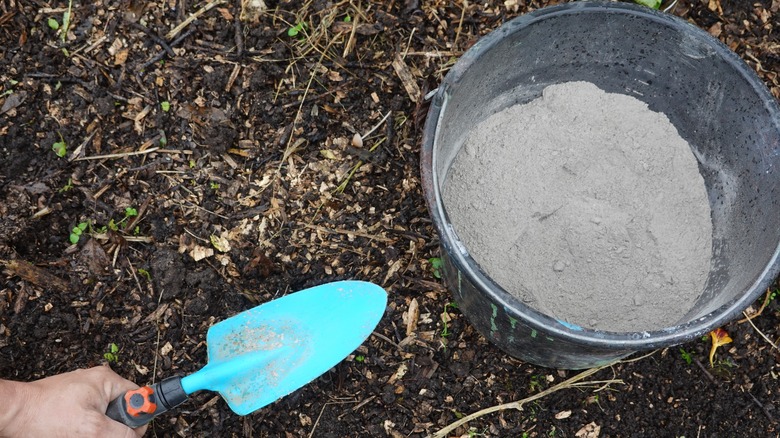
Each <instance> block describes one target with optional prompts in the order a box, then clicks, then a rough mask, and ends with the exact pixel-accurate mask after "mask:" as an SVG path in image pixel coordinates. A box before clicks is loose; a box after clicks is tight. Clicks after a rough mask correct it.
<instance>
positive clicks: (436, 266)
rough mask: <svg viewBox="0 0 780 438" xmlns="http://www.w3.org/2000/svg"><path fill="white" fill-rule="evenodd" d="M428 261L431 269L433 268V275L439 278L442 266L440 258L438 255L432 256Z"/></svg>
mask: <svg viewBox="0 0 780 438" xmlns="http://www.w3.org/2000/svg"><path fill="white" fill-rule="evenodd" d="M428 263H430V264H431V269H432V270H433V276H434V277H436V278H438V279H441V268H442V266H443V264H442V261H441V258H440V257H433V258H430V259H428Z"/></svg>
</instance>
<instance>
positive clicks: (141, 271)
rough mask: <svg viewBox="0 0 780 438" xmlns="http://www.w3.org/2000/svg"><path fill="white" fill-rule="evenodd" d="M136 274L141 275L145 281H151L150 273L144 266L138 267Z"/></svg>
mask: <svg viewBox="0 0 780 438" xmlns="http://www.w3.org/2000/svg"><path fill="white" fill-rule="evenodd" d="M138 274H139V275H141V276H143V277H144V278H145V279H146V281H152V274H150V273H149V271H147V270H146V269H144V268H138Z"/></svg>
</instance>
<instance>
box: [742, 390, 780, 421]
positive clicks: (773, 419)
mask: <svg viewBox="0 0 780 438" xmlns="http://www.w3.org/2000/svg"><path fill="white" fill-rule="evenodd" d="M748 395H749V396H750V398H752V399H753V401H754V402H755V403H756V404H757V405H758V407H759V408H761V411H762V412H763V413H764V415H766V418H769V421H771V422H772V423H776V422H777V420H775V417H773V416H772V413H771V412H769V409H767V408H766V406H764V405H763V404H762V403H761V402H760V401H758V399H757V398H756V396H754V395H753V394H751V393H750V392H748Z"/></svg>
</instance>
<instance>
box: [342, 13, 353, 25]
mask: <svg viewBox="0 0 780 438" xmlns="http://www.w3.org/2000/svg"><path fill="white" fill-rule="evenodd" d="M344 22H345V23H350V22H352V16H351V15H349V12H347V16H346V17H344Z"/></svg>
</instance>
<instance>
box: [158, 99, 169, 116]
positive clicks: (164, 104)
mask: <svg viewBox="0 0 780 438" xmlns="http://www.w3.org/2000/svg"><path fill="white" fill-rule="evenodd" d="M160 109H162V110H163V112H166V113H167V112H168V111H170V110H171V103H170V102H168V101H167V100H163V101H162V102H160Z"/></svg>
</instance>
